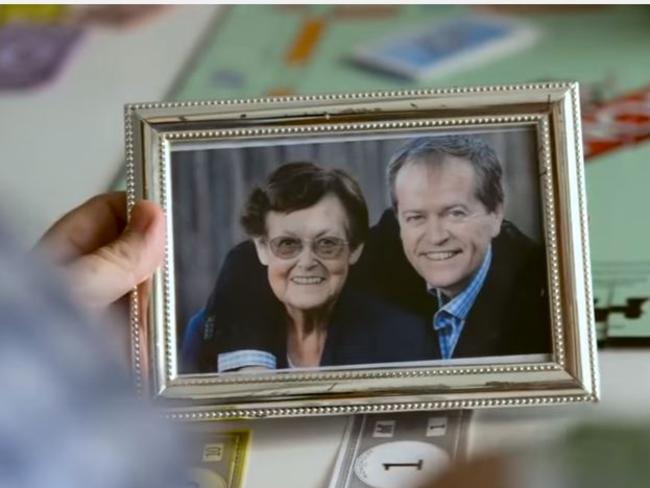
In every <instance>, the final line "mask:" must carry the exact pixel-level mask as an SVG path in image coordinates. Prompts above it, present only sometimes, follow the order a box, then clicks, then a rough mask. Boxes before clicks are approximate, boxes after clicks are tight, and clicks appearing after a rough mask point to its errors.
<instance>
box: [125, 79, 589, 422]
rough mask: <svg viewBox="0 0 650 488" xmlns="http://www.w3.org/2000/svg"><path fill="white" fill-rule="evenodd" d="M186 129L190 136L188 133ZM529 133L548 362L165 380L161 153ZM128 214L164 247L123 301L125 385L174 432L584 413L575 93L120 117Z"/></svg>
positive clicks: (172, 344) (170, 311)
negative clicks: (155, 407) (158, 217)
mask: <svg viewBox="0 0 650 488" xmlns="http://www.w3.org/2000/svg"><path fill="white" fill-rule="evenodd" d="M197 126H199V127H198V128H197ZM513 126H514V127H523V126H530V127H534V128H535V130H536V133H537V140H538V149H539V165H540V168H539V175H540V178H541V194H542V201H543V220H544V232H545V238H546V247H547V257H548V276H549V288H550V292H551V293H550V301H551V311H552V328H553V357H552V361H550V362H542V363H526V364H524V363H517V364H505V363H501V364H499V363H497V364H487V365H485V364H483V365H481V364H477V365H469V366H462V367H440V366H435V367H432V366H428V367H426V366H425V367H413V366H408V367H404V368H390V369H365V370H363V369H359V370H345V371H320V372H315V373H291V372H286V373H285V372H282V373H265V374H246V375H218V374H205V375H179V374H178V373H177V368H176V361H177V358H176V352H175V351H176V338H175V332H174V331H175V330H176V327H175V321H174V320H173V318H172V317H174V310H175V306H174V300H173V297H174V293H173V290H174V283H173V280H172V278H171V277H172V276H174V263H173V260H172V259H171V256H173V236H172V233H171V229H172V228H173V227H172V224H173V222H172V217H171V214H172V212H170V191H171V182H170V171H169V165H170V159H171V158H170V149H171V146H172V145H174V144H183V143H185V144H187V143H193V144H196V143H199V144H209V143H210V142H211V141H212V142H215V141H224V140H227V141H237V140H241V141H244V140H251V139H257V140H264V139H267V140H273V139H274V138H279V137H282V138H284V139H286V138H288V137H295V138H296V140H298V139H299V138H300V137H304V136H309V137H312V138H313V137H317V136H323V135H327V136H329V137H331V136H332V135H339V134H340V135H355V134H360V135H361V134H380V133H402V132H403V133H405V134H409V135H410V134H414V133H418V132H424V131H426V132H427V133H429V134H430V133H435V131H436V130H447V131H449V129H453V128H458V129H459V130H468V129H471V130H474V129H476V130H477V131H478V130H481V129H488V128H489V129H491V128H506V127H513ZM125 139H126V160H127V204H128V209H129V213H130V211H131V209H132V207H133V205H134V204H135V202H136V200H137V199H139V198H147V199H152V200H154V201H157V202H158V203H160V205H161V206H162V207H163V209H164V211H165V213H166V219H167V230H168V237H167V241H166V249H165V260H164V265H163V266H162V268H161V269H160V270H159V271H158V272H157V273H156V275H155V276H154V278H153V279H152V294H151V299H150V300H149V301H148V303H146V304H145V305H146V307H147V311H146V313H145V312H144V311H142V310H141V307H142V305H143V304H141V303H140V300H139V295H138V290H134V291H133V293H132V297H131V343H132V360H133V372H134V380H135V385H136V388H137V389H138V391H140V392H141V393H142V394H143V395H146V396H150V397H152V398H153V399H155V400H156V401H157V402H158V403H160V405H161V406H163V407H164V411H165V413H166V415H167V416H169V417H171V418H174V419H179V420H213V419H224V418H239V417H247V418H248V417H250V418H259V417H277V416H306V415H330V414H350V413H372V412H389V411H408V410H432V409H451V408H486V407H511V406H526V405H550V404H558V403H570V402H584V401H596V400H597V399H598V395H599V386H598V383H599V379H598V368H597V358H596V345H595V336H594V333H593V330H594V326H593V324H594V319H593V308H592V305H591V304H592V292H591V274H590V264H589V263H590V261H589V247H588V234H587V218H586V215H587V213H586V201H585V184H584V169H583V162H582V144H581V141H582V137H581V132H580V109H579V97H578V86H577V83H570V82H567V83H539V84H531V85H506V86H485V87H465V88H448V89H440V90H414V91H400V92H395V91H393V92H372V93H351V94H334V95H314V96H294V97H274V98H260V99H247V100H220V101H198V102H180V103H143V104H131V105H127V106H126V107H125Z"/></svg>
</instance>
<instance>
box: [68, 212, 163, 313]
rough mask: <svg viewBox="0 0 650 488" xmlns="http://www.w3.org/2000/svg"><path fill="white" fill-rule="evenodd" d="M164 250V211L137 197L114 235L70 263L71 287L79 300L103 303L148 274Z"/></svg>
mask: <svg viewBox="0 0 650 488" xmlns="http://www.w3.org/2000/svg"><path fill="white" fill-rule="evenodd" d="M164 250H165V226H164V215H163V212H162V210H161V209H160V207H158V206H157V205H155V204H153V203H152V202H148V201H140V202H138V204H137V205H136V206H135V207H134V208H133V212H132V213H131V220H130V221H129V224H128V225H127V226H126V228H125V229H124V231H123V232H122V234H121V235H120V236H119V237H118V238H117V239H115V240H114V241H112V242H110V243H108V244H107V245H105V246H102V247H100V248H99V249H97V250H95V251H93V252H92V253H89V254H86V255H84V256H81V257H79V258H78V259H77V260H75V261H74V262H73V263H71V264H70V266H69V268H68V271H69V273H70V277H71V281H72V287H73V289H74V290H75V292H76V295H77V297H78V298H79V300H81V302H82V303H84V304H86V305H87V306H90V307H92V308H95V307H105V306H107V305H109V304H111V303H113V302H114V301H116V300H117V299H119V298H120V297H122V296H124V295H125V294H126V293H128V292H129V291H131V290H132V289H133V288H134V287H136V286H137V285H139V284H140V283H142V282H143V281H145V280H146V279H147V278H149V276H151V275H152V274H153V272H154V271H155V269H156V268H157V267H158V266H159V265H160V263H161V262H162V259H163V256H164Z"/></svg>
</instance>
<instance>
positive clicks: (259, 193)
mask: <svg viewBox="0 0 650 488" xmlns="http://www.w3.org/2000/svg"><path fill="white" fill-rule="evenodd" d="M327 195H333V196H335V197H336V198H338V199H339V201H340V202H341V204H342V205H343V208H344V210H345V213H346V216H347V218H348V223H349V226H350V228H349V229H347V231H348V234H349V235H348V239H349V241H350V247H351V248H352V249H355V248H356V247H357V246H358V245H359V244H362V243H363V242H365V240H366V238H367V236H368V229H369V223H368V221H369V219H368V207H367V206H366V200H365V199H364V197H363V192H362V191H361V187H360V186H359V184H358V183H357V181H356V180H355V179H354V178H352V177H351V176H350V175H349V174H347V173H346V172H345V171H343V170H340V169H325V168H321V167H320V166H317V165H315V164H314V163H311V162H292V163H286V164H283V165H282V166H280V167H278V168H277V169H276V170H275V171H273V172H272V173H271V174H270V175H269V176H268V178H267V179H266V181H265V182H264V183H263V184H262V185H260V186H257V187H255V188H253V190H252V191H251V193H250V195H249V197H248V200H247V201H246V203H245V205H244V210H243V212H242V216H241V220H240V221H241V224H242V227H243V228H244V230H245V231H246V233H247V234H248V235H249V236H250V237H265V236H266V215H267V214H268V213H269V212H272V211H273V212H280V213H290V212H294V211H296V210H302V209H305V208H309V207H311V206H312V205H315V204H316V203H318V202H319V201H320V200H321V199H322V198H323V197H325V196H327Z"/></svg>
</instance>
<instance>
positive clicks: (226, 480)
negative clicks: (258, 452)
mask: <svg viewBox="0 0 650 488" xmlns="http://www.w3.org/2000/svg"><path fill="white" fill-rule="evenodd" d="M192 435H193V436H194V438H195V439H196V442H193V443H192V444H191V449H192V451H191V452H190V453H189V459H190V461H191V466H190V467H189V468H188V472H187V481H186V484H185V487H184V488H241V487H243V486H244V473H245V469H246V460H247V457H248V451H249V444H250V431H247V430H238V431H232V432H203V431H201V432H196V433H194V434H192Z"/></svg>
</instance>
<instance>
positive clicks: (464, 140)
mask: <svg viewBox="0 0 650 488" xmlns="http://www.w3.org/2000/svg"><path fill="white" fill-rule="evenodd" d="M445 156H455V157H457V158H463V159H466V160H467V161H469V162H470V163H471V165H472V168H473V169H474V174H476V177H477V184H476V197H477V198H478V199H479V201H480V202H481V203H482V204H483V205H484V206H485V208H486V209H487V210H488V211H489V212H494V211H495V210H496V209H497V207H498V206H499V205H501V204H503V199H504V197H503V186H502V183H501V177H502V174H503V171H502V169H501V163H500V162H499V158H498V157H497V155H496V153H495V152H494V150H493V149H492V148H491V147H490V146H489V145H488V144H487V143H486V142H485V141H483V140H482V139H480V138H478V137H472V136H458V135H454V136H440V137H419V138H417V139H413V140H412V141H409V142H408V143H407V144H405V145H404V146H402V147H401V148H400V149H398V150H397V152H396V153H395V154H394V155H393V157H392V158H391V160H390V162H389V163H388V170H387V171H388V187H389V191H390V198H391V203H392V205H393V208H394V209H395V210H397V197H396V195H395V180H396V179H397V173H399V170H400V169H401V168H402V167H404V165H406V164H407V163H410V162H414V161H417V162H418V163H420V162H423V163H426V164H431V165H440V164H442V161H443V159H444V157H445Z"/></svg>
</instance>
